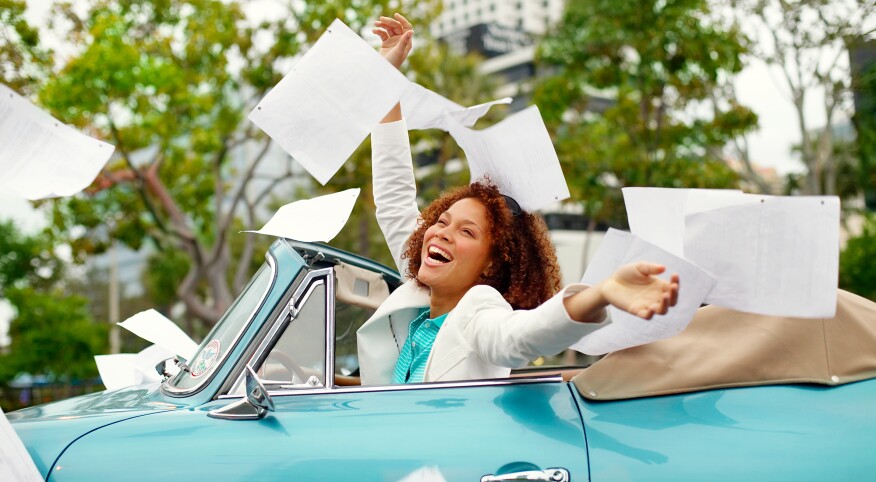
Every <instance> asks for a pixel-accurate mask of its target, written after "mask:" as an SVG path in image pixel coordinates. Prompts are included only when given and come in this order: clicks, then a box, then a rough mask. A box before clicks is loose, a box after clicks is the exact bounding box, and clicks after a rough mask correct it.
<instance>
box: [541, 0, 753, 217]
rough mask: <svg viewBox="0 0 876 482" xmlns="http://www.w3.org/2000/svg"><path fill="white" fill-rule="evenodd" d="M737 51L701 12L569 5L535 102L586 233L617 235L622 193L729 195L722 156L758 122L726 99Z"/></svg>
mask: <svg viewBox="0 0 876 482" xmlns="http://www.w3.org/2000/svg"><path fill="white" fill-rule="evenodd" d="M746 46H747V41H746V38H745V37H744V36H743V35H742V34H741V33H740V31H739V29H738V28H737V27H736V26H735V25H733V24H732V23H731V24H728V23H727V22H725V21H723V20H722V19H721V18H719V17H718V16H717V15H715V14H713V13H712V12H711V10H710V8H709V4H708V3H707V2H706V1H705V0H674V1H656V0H649V1H644V2H614V1H611V0H594V1H587V2H569V3H567V5H566V10H565V12H564V14H563V18H562V20H561V22H560V23H559V25H558V26H557V27H556V28H554V29H553V31H551V32H550V33H549V34H548V35H547V36H546V37H545V39H544V40H543V41H542V42H541V44H540V45H539V49H538V57H537V60H538V63H539V67H540V69H541V70H542V71H543V72H545V73H546V74H547V75H546V76H545V77H544V78H543V80H542V81H541V82H540V83H539V84H538V85H537V87H536V91H535V98H536V102H537V103H538V105H539V107H540V108H541V110H542V113H543V115H544V117H545V118H546V121H547V122H548V125H549V128H550V129H551V131H552V134H553V136H554V141H555V145H556V147H557V152H558V154H559V156H560V160H561V162H562V163H563V167H564V169H565V171H566V176H567V179H569V187H570V190H571V191H572V196H573V198H574V199H576V200H580V201H581V202H582V203H583V206H584V210H585V214H586V215H587V216H588V217H590V219H591V220H592V221H597V220H599V221H602V220H608V221H612V222H615V223H620V224H623V220H624V219H625V216H624V215H623V209H622V204H621V199H620V192H619V189H618V188H620V187H624V186H663V187H732V186H735V183H736V175H735V174H734V173H733V172H732V171H731V170H730V169H729V168H728V167H727V166H726V165H725V164H724V163H723V162H722V161H721V157H722V148H723V146H724V145H725V144H726V143H727V142H728V141H730V140H731V139H733V138H735V137H737V136H739V135H741V134H742V133H744V132H747V131H749V130H751V129H752V128H753V127H754V126H755V124H756V116H755V115H754V114H753V113H752V112H751V110H750V109H748V108H746V107H744V106H742V105H739V104H738V103H736V102H735V101H734V100H733V99H732V98H729V97H727V96H726V95H724V92H725V89H724V87H725V86H726V85H727V84H728V83H729V81H730V78H731V76H732V75H733V74H734V73H736V72H739V71H740V70H741V69H742V60H741V56H742V54H743V53H744V52H745V51H746ZM597 94H598V95H597ZM605 99H608V100H607V101H606V100H605Z"/></svg>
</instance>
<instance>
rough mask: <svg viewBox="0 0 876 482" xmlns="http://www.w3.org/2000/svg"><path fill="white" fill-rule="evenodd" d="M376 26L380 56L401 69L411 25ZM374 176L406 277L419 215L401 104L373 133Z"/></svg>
mask: <svg viewBox="0 0 876 482" xmlns="http://www.w3.org/2000/svg"><path fill="white" fill-rule="evenodd" d="M374 25H375V27H377V28H375V29H374V30H373V32H374V33H375V34H376V35H377V36H379V37H380V39H381V46H380V55H382V56H383V57H384V58H386V60H387V61H388V62H389V63H391V64H392V65H394V66H395V67H396V68H398V67H399V66H401V64H402V63H403V62H404V61H405V59H406V58H407V56H408V53H410V51H411V47H412V45H413V39H412V37H413V34H414V31H413V29H412V28H411V24H410V23H409V22H408V21H407V20H406V19H405V18H404V17H403V16H401V15H400V14H398V13H397V14H395V16H394V18H390V17H380V20H378V21H377V22H375V23H374ZM371 172H372V179H373V185H374V204H375V206H376V207H377V212H376V214H377V224H379V225H380V230H381V231H383V237H384V238H385V239H386V244H387V245H388V246H389V251H390V253H392V258H393V259H394V260H395V263H396V266H397V267H398V270H399V273H401V274H402V276H405V274H406V273H405V269H406V267H407V263H406V262H405V260H403V259H402V254H403V253H404V252H405V249H406V247H407V244H406V243H407V240H408V238H409V237H410V236H411V233H413V232H414V230H415V229H416V227H417V219H419V217H420V211H419V209H418V208H417V185H416V181H415V180H414V168H413V161H412V158H411V146H410V141H409V140H408V129H407V126H405V123H404V121H403V119H402V115H401V106H400V105H398V104H396V106H395V107H394V108H393V110H392V111H390V113H389V114H387V116H386V117H385V118H384V119H383V123H382V124H380V125H378V126H377V127H376V128H375V129H374V131H373V132H372V133H371Z"/></svg>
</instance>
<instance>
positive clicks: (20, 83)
mask: <svg viewBox="0 0 876 482" xmlns="http://www.w3.org/2000/svg"><path fill="white" fill-rule="evenodd" d="M25 8H26V5H25V2H23V1H19V0H0V82H2V83H3V84H6V85H7V86H9V87H10V88H11V89H12V90H15V91H17V92H18V93H20V94H24V95H27V94H30V93H31V88H32V87H33V86H34V84H36V82H37V81H38V80H39V78H40V77H41V76H42V74H44V72H45V70H46V69H47V67H48V66H49V65H51V60H52V56H51V52H49V51H48V50H46V49H45V48H43V47H42V46H41V44H40V35H39V31H38V30H37V29H36V28H35V27H33V26H32V25H30V24H29V23H28V22H27V19H25V18H24V11H25Z"/></svg>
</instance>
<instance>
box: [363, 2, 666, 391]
mask: <svg viewBox="0 0 876 482" xmlns="http://www.w3.org/2000/svg"><path fill="white" fill-rule="evenodd" d="M375 25H376V27H378V28H377V29H375V30H374V32H375V33H376V34H377V35H378V36H379V37H380V38H381V40H382V45H381V50H380V53H381V55H383V56H384V57H385V58H386V59H387V60H388V61H389V62H390V63H392V64H393V65H394V66H396V67H397V68H398V67H399V66H401V64H402V62H404V60H405V58H406V57H407V55H408V53H409V52H410V49H411V45H412V38H413V30H412V28H411V25H410V23H408V21H407V20H406V19H405V18H404V17H403V16H401V15H399V14H395V16H394V18H389V17H380V20H379V21H378V22H376V23H375ZM372 151H373V159H372V168H373V177H374V201H375V204H376V205H377V220H378V223H379V224H380V228H381V230H382V231H383V233H384V236H385V237H386V240H387V243H388V244H389V248H390V251H391V252H392V255H393V258H394V259H395V261H396V263H397V265H398V268H399V272H401V273H403V274H405V275H406V277H407V278H408V279H407V282H406V283H405V284H404V285H402V286H401V287H400V288H399V289H397V290H396V291H395V292H393V293H392V295H391V296H390V297H389V298H388V299H387V300H386V301H385V302H384V303H383V304H382V305H381V306H380V307H379V308H378V310H377V311H376V312H375V314H374V315H373V316H372V317H371V318H370V319H369V320H368V321H367V322H366V323H365V324H364V325H363V326H362V328H360V329H359V331H358V344H359V363H360V373H361V380H362V384H363V385H374V384H388V383H416V382H433V381H448V380H465V379H479V378H500V377H507V376H508V375H509V374H510V372H511V368H516V367H522V366H525V365H526V364H527V363H528V362H529V361H530V360H532V359H535V358H537V357H539V356H542V355H553V354H556V353H558V352H560V351H562V350H563V349H565V348H567V347H568V346H569V345H571V344H573V343H575V342H576V341H578V340H579V339H580V338H581V337H583V336H584V335H586V334H588V333H590V332H592V331H594V330H596V329H598V328H599V327H600V326H602V324H603V323H604V320H605V307H606V306H608V305H609V304H612V305H614V306H617V307H618V308H620V309H623V310H626V311H628V312H630V313H633V314H635V315H637V316H640V317H642V318H646V319H649V318H651V316H653V315H654V314H663V313H666V311H667V310H668V309H669V307H670V306H672V305H674V304H675V301H676V299H677V294H678V277H677V276H673V278H672V280H671V281H665V280H660V279H658V278H657V277H656V276H655V275H657V274H660V273H662V272H663V271H664V267H663V266H660V265H656V264H651V263H634V264H630V265H627V266H624V267H622V268H620V269H619V270H618V271H617V272H616V273H614V275H613V276H612V277H611V278H609V279H607V280H605V281H604V282H602V283H600V284H599V285H596V286H593V287H588V286H585V285H580V284H573V285H569V286H567V287H566V288H564V289H563V290H561V291H560V292H559V293H556V292H557V289H558V288H559V269H558V266H557V263H556V256H555V253H554V251H553V248H552V247H551V245H550V241H549V238H548V235H547V228H546V226H545V225H544V222H542V221H541V220H540V218H538V217H537V216H535V215H533V214H530V213H526V212H524V211H522V210H521V209H520V207H519V206H518V205H517V204H516V202H514V201H513V200H512V199H510V198H507V197H506V196H503V195H502V194H500V193H499V191H498V189H497V188H496V187H495V186H494V185H492V184H491V183H490V182H489V181H488V180H481V181H478V182H475V183H473V184H471V185H470V186H466V187H462V188H458V189H455V190H451V191H449V192H445V193H443V194H442V196H441V197H440V198H439V199H438V200H436V201H435V202H433V203H432V204H431V205H429V207H427V208H426V209H425V210H424V211H423V213H422V215H420V213H419V212H418V209H417V205H416V185H415V182H414V174H413V166H412V160H411V150H410V145H409V141H408V134H407V128H406V126H405V124H404V120H403V119H402V116H401V107H400V106H399V105H396V106H395V108H394V109H393V110H392V111H391V112H390V113H389V114H388V115H387V116H386V117H385V118H384V120H383V123H382V124H381V125H380V126H378V128H376V129H375V130H374V132H373V133H372ZM554 293H556V294H554Z"/></svg>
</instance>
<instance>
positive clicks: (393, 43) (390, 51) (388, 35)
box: [372, 13, 414, 68]
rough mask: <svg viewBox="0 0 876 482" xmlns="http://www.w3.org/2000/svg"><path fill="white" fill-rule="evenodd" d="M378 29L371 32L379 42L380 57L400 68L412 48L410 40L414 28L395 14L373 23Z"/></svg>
mask: <svg viewBox="0 0 876 482" xmlns="http://www.w3.org/2000/svg"><path fill="white" fill-rule="evenodd" d="M374 26H375V27H378V28H375V29H374V30H372V32H374V33H375V34H376V35H377V36H378V37H380V40H381V41H382V42H381V44H380V55H382V56H383V57H384V58H386V60H388V61H389V63H391V64H392V65H394V66H395V67H396V68H399V67H401V64H402V63H404V61H405V59H406V58H408V54H409V53H410V52H411V47H412V46H413V42H412V38H413V36H414V28H413V27H412V26H411V23H410V22H408V20H407V19H406V18H404V17H403V16H402V15H401V14H399V13H396V14H395V15H394V16H393V17H380V20H378V21H376V22H374Z"/></svg>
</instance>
